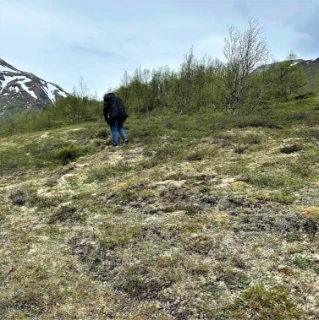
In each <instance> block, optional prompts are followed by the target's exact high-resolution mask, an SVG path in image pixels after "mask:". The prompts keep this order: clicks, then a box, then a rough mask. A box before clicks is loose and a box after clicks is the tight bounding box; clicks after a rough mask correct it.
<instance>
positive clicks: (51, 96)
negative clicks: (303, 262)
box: [0, 58, 68, 118]
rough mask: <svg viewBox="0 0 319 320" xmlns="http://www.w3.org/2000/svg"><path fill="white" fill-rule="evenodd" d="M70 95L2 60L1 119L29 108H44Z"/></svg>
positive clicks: (0, 69) (56, 86) (0, 86)
mask: <svg viewBox="0 0 319 320" xmlns="http://www.w3.org/2000/svg"><path fill="white" fill-rule="evenodd" d="M67 96H68V93H67V92H66V91H64V90H63V89H62V88H61V87H59V86H58V85H56V84H54V83H51V82H47V81H45V80H43V79H40V78H39V77H37V76H36V75H34V74H32V73H29V72H24V71H21V70H18V69H17V68H15V67H13V66H12V65H10V64H8V63H7V62H5V61H4V60H3V59H1V58H0V118H1V117H3V116H4V115H5V114H7V113H10V112H12V110H15V111H22V110H23V109H27V108H29V107H36V108H39V109H42V108H44V107H45V106H46V105H48V104H50V103H52V102H54V101H55V100H56V99H59V98H64V97H67Z"/></svg>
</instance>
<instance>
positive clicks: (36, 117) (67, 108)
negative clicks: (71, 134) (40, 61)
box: [0, 93, 102, 136]
mask: <svg viewBox="0 0 319 320" xmlns="http://www.w3.org/2000/svg"><path fill="white" fill-rule="evenodd" d="M101 112H102V111H101V102H100V101H98V100H97V99H94V98H89V96H80V95H78V94H76V93H75V94H73V95H70V96H68V97H67V98H63V99H59V100H57V101H55V102H54V103H52V104H50V105H48V106H47V107H46V108H45V109H44V110H40V109H36V108H28V109H25V110H24V111H22V112H21V113H20V114H19V115H18V116H8V117H5V118H3V119H2V120H1V121H0V135H1V136H8V135H12V134H15V133H23V132H32V131H36V130H43V129H50V128H59V127H62V126H64V125H68V124H75V123H79V122H83V121H91V120H98V119H99V118H101V116H102V115H101Z"/></svg>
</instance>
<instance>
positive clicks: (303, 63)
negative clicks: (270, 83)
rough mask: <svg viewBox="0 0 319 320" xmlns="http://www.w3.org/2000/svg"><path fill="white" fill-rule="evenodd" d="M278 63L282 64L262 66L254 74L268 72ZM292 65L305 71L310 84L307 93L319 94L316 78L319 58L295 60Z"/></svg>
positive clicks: (318, 71)
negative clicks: (318, 92)
mask: <svg viewBox="0 0 319 320" xmlns="http://www.w3.org/2000/svg"><path fill="white" fill-rule="evenodd" d="M281 62H282V61H281ZM278 63H280V62H274V63H270V64H266V65H263V66H260V67H259V68H257V69H256V70H255V71H254V72H261V71H263V70H268V69H270V68H271V67H273V66H275V65H276V64H278ZM291 64H292V65H297V66H300V67H301V68H302V69H303V70H304V72H305V75H306V79H307V80H308V84H307V86H306V88H305V89H306V90H307V91H313V92H317V91H318V90H319V88H318V83H317V80H316V77H317V76H318V74H319V58H317V59H311V60H303V59H295V60H292V63H291Z"/></svg>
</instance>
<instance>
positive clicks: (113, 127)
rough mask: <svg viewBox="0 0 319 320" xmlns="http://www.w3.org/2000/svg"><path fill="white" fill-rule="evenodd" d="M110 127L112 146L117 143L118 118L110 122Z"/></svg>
mask: <svg viewBox="0 0 319 320" xmlns="http://www.w3.org/2000/svg"><path fill="white" fill-rule="evenodd" d="M110 129H111V135H112V142H113V146H117V144H118V139H117V131H118V120H117V119H115V120H113V121H112V123H111V124H110Z"/></svg>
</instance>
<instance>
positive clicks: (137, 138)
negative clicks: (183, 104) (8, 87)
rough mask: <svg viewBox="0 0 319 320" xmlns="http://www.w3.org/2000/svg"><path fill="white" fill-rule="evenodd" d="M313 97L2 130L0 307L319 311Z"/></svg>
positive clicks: (93, 315)
mask: <svg viewBox="0 0 319 320" xmlns="http://www.w3.org/2000/svg"><path fill="white" fill-rule="evenodd" d="M318 110H319V100H318V98H312V99H308V100H302V101H295V102H289V103H286V104H277V105H276V106H274V108H273V109H268V110H265V111H261V112H258V114H257V113H256V114H254V115H250V116H233V117H228V116H225V115H223V114H212V115H209V114H207V115H204V116H202V117H198V118H196V117H192V118H191V117H186V116H176V118H172V117H171V118H169V119H162V118H161V119H159V118H154V119H138V120H134V119H130V118H129V119H128V122H127V124H126V131H127V134H128V137H129V139H130V144H128V145H122V146H120V147H119V148H113V147H112V146H111V140H110V137H109V133H108V130H107V128H106V125H105V123H102V122H101V123H86V124H79V125H75V126H69V127H64V128H61V129H55V130H50V131H43V132H36V133H29V134H24V135H22V134H21V135H14V136H11V137H7V138H0V152H1V157H2V161H1V163H0V280H1V281H0V318H1V319H43V320H44V319H45V320H47V319H132V320H133V319H135V320H137V319H139V320H142V319H145V320H149V319H162V320H164V319H167V320H168V319H259V320H260V319H274V320H275V319H318V318H319V252H318V244H319V238H318V227H319V201H318V195H319V194H318V183H319V180H318V172H319V164H318V158H319V143H318V138H319V127H318V125H319V111H318Z"/></svg>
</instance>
